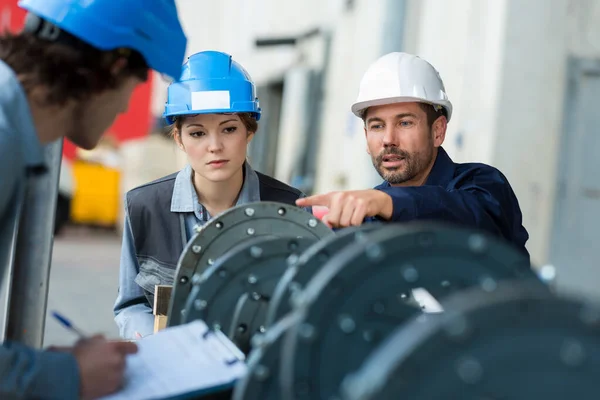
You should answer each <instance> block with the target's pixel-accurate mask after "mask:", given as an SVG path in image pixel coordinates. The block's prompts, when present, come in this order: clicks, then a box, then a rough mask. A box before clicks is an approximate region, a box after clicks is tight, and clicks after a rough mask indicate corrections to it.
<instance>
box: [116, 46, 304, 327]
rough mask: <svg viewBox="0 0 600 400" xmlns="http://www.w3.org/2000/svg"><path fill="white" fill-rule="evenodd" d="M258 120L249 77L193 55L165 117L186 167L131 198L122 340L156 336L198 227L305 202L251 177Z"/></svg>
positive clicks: (219, 56) (219, 57)
mask: <svg viewBox="0 0 600 400" xmlns="http://www.w3.org/2000/svg"><path fill="white" fill-rule="evenodd" d="M260 115H261V109H260V107H259V102H258V98H257V97H256V90H255V86H254V83H253V82H252V79H251V77H250V75H249V74H248V73H247V72H246V70H245V69H244V68H243V67H242V66H241V65H240V64H239V63H237V62H236V61H234V60H233V59H232V57H231V56H230V55H229V54H226V53H222V52H217V51H204V52H200V53H197V54H194V55H192V56H191V57H190V58H189V60H188V62H187V63H186V64H185V65H184V68H183V73H182V76H181V82H179V83H174V84H172V85H171V86H170V87H169V89H168V99H167V104H166V108H165V113H164V117H165V118H166V121H167V123H168V124H170V125H171V132H172V135H173V137H174V139H175V142H176V143H177V145H178V146H179V148H180V149H181V150H182V151H184V152H185V154H186V155H187V159H188V164H187V166H186V167H185V168H184V169H183V170H181V171H179V172H178V173H175V174H172V175H169V176H167V177H164V178H161V179H158V180H156V181H154V182H150V183H148V184H146V185H142V186H141V187H138V188H135V189H133V190H131V191H130V192H128V193H127V196H126V205H125V222H124V228H123V248H122V252H121V270H120V275H119V295H118V297H117V299H116V302H115V305H114V314H115V322H116V323H117V325H118V326H119V331H120V335H121V337H123V338H125V339H136V338H139V337H143V336H147V335H150V334H152V333H153V331H154V316H153V314H152V304H153V296H154V286H155V285H172V284H173V279H174V276H175V272H176V266H177V261H178V259H179V257H180V255H181V253H182V251H183V250H184V247H185V245H186V244H187V242H188V241H189V240H190V239H191V238H192V236H193V235H194V233H195V228H194V227H195V226H201V225H203V224H205V223H206V222H208V221H209V220H210V218H211V217H213V216H216V215H218V214H220V213H222V212H224V211H226V210H228V209H230V208H231V207H233V206H236V205H240V204H244V203H249V202H255V201H277V202H281V203H286V204H291V205H294V204H295V201H296V200H297V199H298V198H300V197H301V196H303V193H301V192H300V191H299V190H297V189H295V188H293V187H290V186H288V185H286V184H284V183H282V182H280V181H277V180H275V179H273V178H271V177H268V176H266V175H263V174H261V173H259V172H257V171H254V170H253V169H252V167H251V166H250V164H249V163H248V161H247V160H246V150H247V146H248V144H249V143H250V141H251V140H252V138H253V136H254V134H255V133H256V130H257V129H258V120H259V119H260ZM157 227H160V228H159V229H157Z"/></svg>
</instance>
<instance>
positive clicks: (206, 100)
mask: <svg viewBox="0 0 600 400" xmlns="http://www.w3.org/2000/svg"><path fill="white" fill-rule="evenodd" d="M216 113H251V114H252V115H253V116H254V118H256V120H257V121H258V120H259V119H260V113H261V109H260V106H259V102H258V98H257V97H256V88H255V86H254V82H253V81H252V78H251V77H250V75H249V74H248V72H247V71H246V70H245V69H244V67H242V66H241V65H240V64H239V63H237V62H236V61H234V60H233V59H232V57H231V55H229V54H227V53H222V52H219V51H202V52H200V53H196V54H194V55H192V56H190V57H189V58H188V61H187V62H186V63H185V64H184V65H183V72H182V74H181V78H180V79H179V82H175V83H172V84H171V85H170V86H169V88H168V91H167V103H166V105H165V112H164V114H163V117H165V119H166V120H167V123H169V124H172V123H173V122H174V120H173V117H175V116H177V115H190V114H216Z"/></svg>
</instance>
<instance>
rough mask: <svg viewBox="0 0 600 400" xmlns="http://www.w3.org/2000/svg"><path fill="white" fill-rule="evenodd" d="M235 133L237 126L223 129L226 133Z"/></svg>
mask: <svg viewBox="0 0 600 400" xmlns="http://www.w3.org/2000/svg"><path fill="white" fill-rule="evenodd" d="M235 131H237V126H230V127H228V128H225V132H227V133H233V132H235Z"/></svg>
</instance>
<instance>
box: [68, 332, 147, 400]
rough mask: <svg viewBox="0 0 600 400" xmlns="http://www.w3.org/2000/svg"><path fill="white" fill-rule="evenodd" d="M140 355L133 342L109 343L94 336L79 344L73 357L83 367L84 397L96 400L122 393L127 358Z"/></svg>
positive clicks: (74, 349) (82, 388)
mask: <svg viewBox="0 0 600 400" xmlns="http://www.w3.org/2000/svg"><path fill="white" fill-rule="evenodd" d="M136 352H137V345H136V344H135V343H131V342H107V341H106V339H105V338H104V337H103V336H94V337H92V338H90V339H85V340H81V341H79V342H77V344H76V345H75V347H74V348H73V355H74V356H75V359H76V360H77V364H78V365H79V375H80V376H81V397H82V398H83V399H95V398H98V397H102V396H106V395H109V394H111V393H113V392H115V391H117V390H119V389H120V388H121V387H122V385H123V375H124V372H125V356H127V355H128V354H134V353H136Z"/></svg>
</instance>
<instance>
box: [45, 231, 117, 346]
mask: <svg viewBox="0 0 600 400" xmlns="http://www.w3.org/2000/svg"><path fill="white" fill-rule="evenodd" d="M120 251H121V240H120V237H119V236H118V235H117V234H115V233H110V232H106V231H98V230H96V231H93V230H90V229H87V228H69V229H68V230H67V231H65V232H64V235H62V236H61V237H57V238H56V239H55V243H54V252H53V256H52V270H51V276H50V293H49V295H48V312H50V311H53V310H56V311H59V312H61V313H63V314H64V315H65V316H67V317H68V318H70V319H71V320H72V321H73V323H74V324H76V325H77V326H78V327H79V328H80V329H81V330H83V331H85V332H86V333H89V334H93V333H102V334H104V335H106V336H107V337H110V338H117V337H118V330H117V327H116V325H115V323H114V320H113V315H112V306H113V303H114V301H115V298H116V295H117V284H118V271H119V256H120ZM75 340H77V337H76V336H75V335H74V334H72V333H70V332H69V331H67V330H66V329H65V328H63V327H62V326H61V325H59V324H58V323H57V322H56V321H55V320H54V319H53V318H51V317H48V318H47V319H46V330H45V336H44V347H46V346H49V345H68V344H72V343H73V342H74V341H75Z"/></svg>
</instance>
